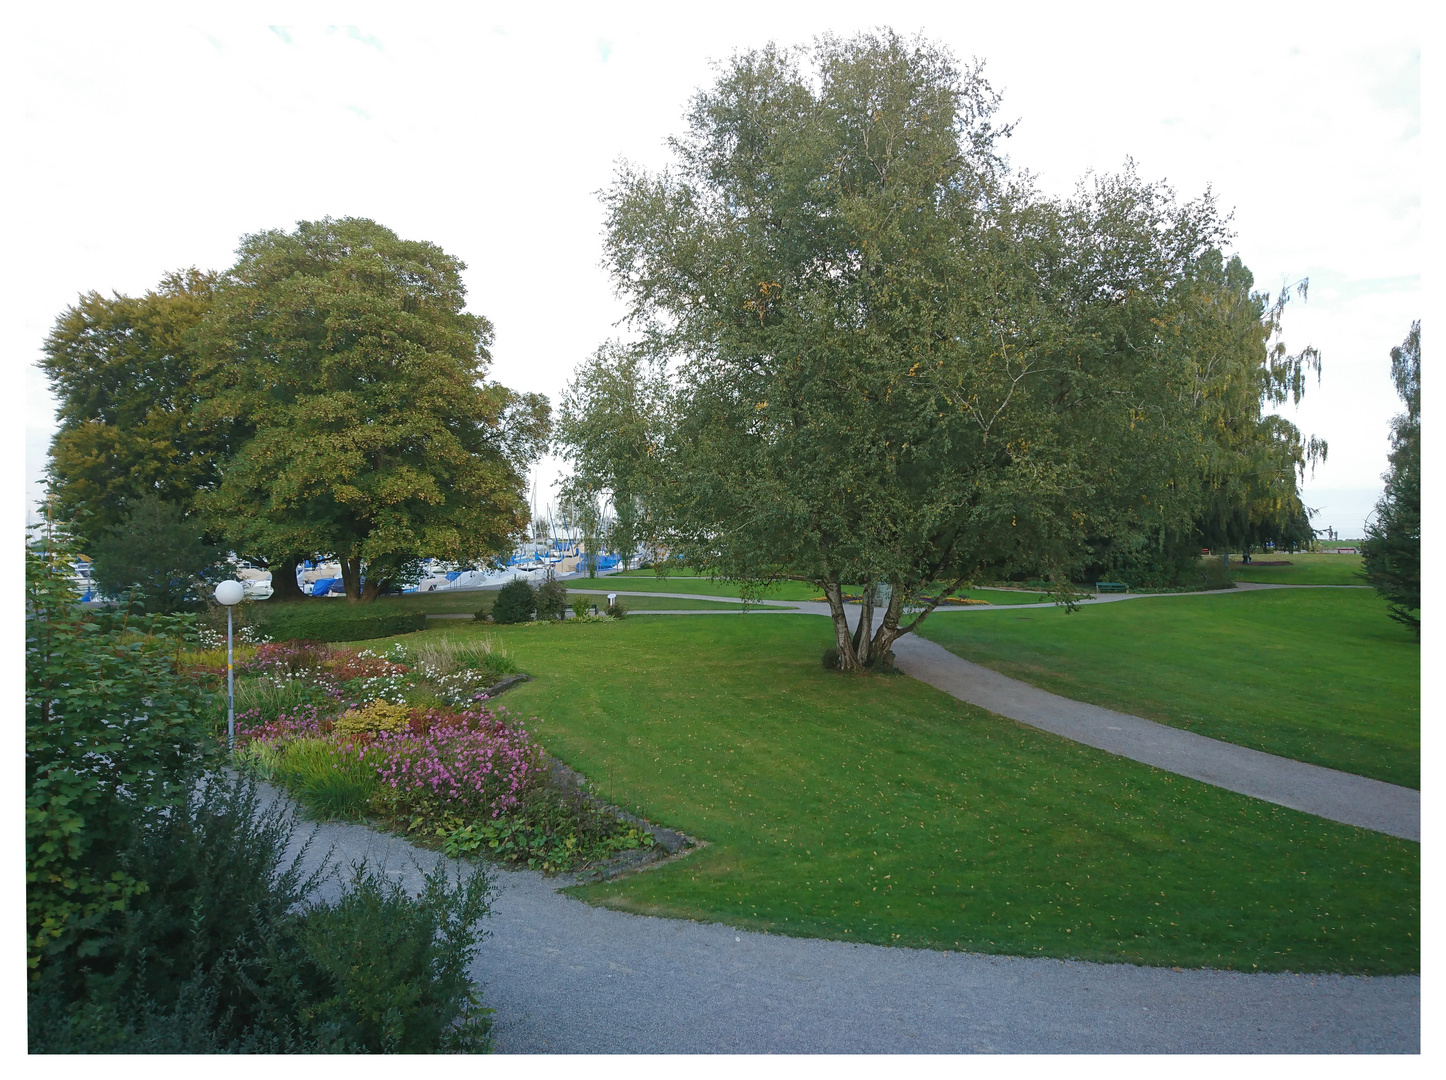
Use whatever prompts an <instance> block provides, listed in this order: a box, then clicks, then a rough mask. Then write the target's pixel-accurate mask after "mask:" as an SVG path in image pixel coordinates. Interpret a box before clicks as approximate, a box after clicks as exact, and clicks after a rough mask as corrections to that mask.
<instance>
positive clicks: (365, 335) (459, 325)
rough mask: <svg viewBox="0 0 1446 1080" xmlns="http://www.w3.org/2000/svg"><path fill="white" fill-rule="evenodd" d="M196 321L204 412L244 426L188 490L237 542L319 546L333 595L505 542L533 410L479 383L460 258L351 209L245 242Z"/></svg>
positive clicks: (474, 320) (517, 531) (536, 402)
mask: <svg viewBox="0 0 1446 1080" xmlns="http://www.w3.org/2000/svg"><path fill="white" fill-rule="evenodd" d="M238 254H239V259H238V261H237V263H236V264H235V266H233V267H232V268H231V270H229V271H228V272H227V273H226V275H225V276H224V278H223V280H222V282H221V285H220V288H219V290H218V292H217V296H216V300H215V303H214V305H213V306H212V309H211V311H210V312H209V313H208V315H207V318H206V320H205V322H204V324H203V325H202V327H201V331H200V335H199V338H200V342H201V344H200V346H199V347H200V349H201V351H202V353H203V355H204V357H205V374H206V379H207V388H208V392H209V400H208V403H207V417H208V421H209V422H211V423H217V424H230V425H234V426H235V427H237V428H238V429H240V430H243V431H245V432H246V433H247V437H246V438H245V439H244V441H241V442H240V443H239V446H238V449H237V452H236V453H235V454H234V455H233V456H232V457H231V458H230V459H229V460H228V462H227V464H226V468H225V471H224V475H223V477H222V481H221V483H220V485H219V486H218V487H217V488H216V490H215V491H213V492H210V493H208V495H207V496H206V498H205V500H204V506H205V509H206V510H207V512H208V513H209V514H210V515H212V516H213V517H214V518H215V519H216V520H219V521H224V522H226V534H227V537H228V538H230V539H232V541H233V543H234V544H235V545H236V546H237V549H238V550H242V549H252V548H254V549H257V550H261V551H267V552H275V553H291V554H300V553H311V552H319V553H328V554H334V555H335V556H336V557H337V558H338V559H339V560H340V562H341V565H342V577H343V579H344V581H345V584H346V590H347V596H348V597H349V598H350V599H352V600H354V601H355V600H366V599H372V598H374V597H375V596H377V595H378V594H379V593H380V592H381V591H383V590H385V589H386V588H387V586H388V585H389V583H391V582H392V581H393V580H394V579H396V578H397V577H398V575H399V574H401V573H403V572H404V570H405V569H406V568H407V567H409V566H411V565H412V564H413V563H414V562H415V560H416V559H417V558H418V557H440V558H450V559H484V558H488V557H492V556H496V555H499V554H502V553H505V552H507V551H508V550H510V549H511V547H512V545H513V543H514V542H515V541H516V539H518V538H519V537H520V536H521V535H522V533H523V531H524V530H525V528H526V526H527V522H528V515H527V507H526V502H525V500H524V499H523V496H522V489H523V477H524V476H525V473H526V469H527V467H528V465H529V464H530V462H531V461H532V460H534V459H535V458H536V456H537V454H538V453H539V452H540V450H541V448H542V447H543V446H544V445H545V442H546V438H547V429H548V406H547V402H546V400H545V399H544V398H542V397H540V396H539V395H518V394H514V393H513V392H511V391H509V390H507V389H506V388H505V387H502V386H499V385H497V384H496V383H490V382H487V381H486V379H485V376H486V372H487V366H488V362H489V359H490V358H489V355H488V352H487V347H488V345H489V344H490V343H491V340H492V327H491V324H490V323H489V322H488V321H487V320H486V319H485V318H483V317H481V316H479V315H474V314H471V313H469V312H467V311H466V310H465V300H466V295H465V289H464V287H463V284H462V278H461V273H462V270H463V269H465V267H464V266H463V264H462V263H461V262H460V261H458V260H457V259H455V258H453V257H452V256H450V255H448V254H447V253H446V252H444V251H442V250H441V249H440V248H438V247H437V246H436V245H434V244H430V243H425V242H421V241H409V240H402V239H400V238H399V237H398V236H397V235H396V234H395V233H393V232H392V231H391V230H389V229H386V228H384V227H382V226H380V225H378V224H376V223H375V222H372V221H368V220H365V219H361V218H346V219H341V220H332V219H325V220H322V221H316V222H302V223H300V224H299V225H298V227H297V229H296V231H295V232H291V233H287V232H282V231H279V230H276V231H270V232H263V233H257V234H254V235H251V236H247V237H245V238H244V239H243V241H242V244H241V247H240V249H239V252H238Z"/></svg>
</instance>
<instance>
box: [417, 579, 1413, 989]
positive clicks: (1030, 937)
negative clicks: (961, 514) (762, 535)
mask: <svg viewBox="0 0 1446 1080" xmlns="http://www.w3.org/2000/svg"><path fill="white" fill-rule="evenodd" d="M1154 602H1155V601H1143V602H1135V603H1141V604H1144V603H1154ZM1120 606H1121V607H1129V606H1133V604H1127V605H1120ZM1044 614H1045V615H1047V616H1052V615H1053V612H1045V613H1044ZM953 618H954V619H956V620H958V621H959V622H960V623H964V622H971V623H972V622H973V620H976V619H977V620H978V621H979V622H980V623H986V622H987V623H988V624H991V625H992V624H997V623H998V622H999V619H1000V617H999V616H996V615H987V616H984V615H980V616H971V615H969V614H966V613H960V614H958V615H956V616H954V617H953ZM940 621H941V622H942V621H943V620H940ZM478 632H481V630H480V628H476V627H473V626H471V625H464V626H458V627H455V628H448V629H447V630H445V631H439V630H433V631H428V633H431V634H436V633H447V634H449V635H466V634H474V633H478ZM486 632H487V633H490V634H493V635H496V636H500V637H501V638H502V639H503V641H504V642H505V643H506V645H507V648H508V649H509V651H510V652H511V653H512V655H513V656H514V657H515V658H516V660H517V662H518V664H519V665H520V666H521V667H522V669H523V670H525V671H528V672H529V673H531V674H532V675H534V676H535V680H534V681H533V682H530V683H527V684H524V685H522V686H520V687H517V688H516V689H514V690H512V691H510V692H509V693H508V694H507V696H506V697H505V698H503V699H501V703H502V704H505V705H506V706H507V707H508V708H510V709H512V710H514V711H518V712H521V713H522V714H523V715H536V716H537V717H539V718H540V720H541V722H540V723H539V724H538V725H537V730H538V732H539V734H540V737H541V738H542V739H543V741H544V743H545V744H546V745H547V747H548V749H549V750H551V751H552V752H553V753H555V754H556V755H558V756H559V757H561V758H562V759H563V760H564V761H566V762H567V763H568V764H570V765H572V766H573V767H575V768H577V769H580V770H581V771H582V772H584V773H586V774H587V775H588V776H589V777H591V778H592V779H593V780H594V781H595V782H596V784H597V786H598V788H600V789H601V791H602V792H603V793H604V794H605V795H607V796H608V797H610V798H612V799H614V800H616V801H618V802H619V803H621V804H622V805H624V806H626V807H628V808H630V809H633V810H635V811H637V812H639V813H641V814H643V815H645V816H647V817H648V818H650V819H651V820H653V821H657V822H660V823H662V824H666V825H670V826H673V827H676V828H680V829H683V830H684V831H686V832H688V833H690V834H691V835H693V836H696V837H699V838H702V839H704V840H706V841H708V844H709V846H708V847H706V848H704V849H703V850H701V851H697V852H695V853H693V854H691V855H689V856H688V857H686V858H684V859H681V860H678V861H676V862H674V863H671V864H669V865H666V866H662V867H659V868H657V869H654V870H651V871H649V872H647V873H642V874H637V875H634V876H631V877H628V878H625V879H621V880H618V881H615V882H611V883H607V884H603V885H595V886H588V887H584V888H581V889H578V890H577V892H578V894H579V895H580V896H582V897H583V898H584V899H587V900H589V901H590V902H593V903H599V904H605V905H608V906H612V907H616V908H620V909H624V910H628V911H635V912H642V913H648V914H655V915H665V916H672V917H678V918H694V919H700V920H705V921H719V922H724V923H727V924H729V925H733V926H740V927H749V928H753V929H758V930H766V931H770V932H776V933H786V934H795V935H803V936H818V937H827V938H834V939H839V940H846V941H869V942H876V943H881V944H900V945H911V946H922V947H930V948H943V949H955V948H957V949H965V950H976V951H983V952H989V953H1003V954H1015V955H1027V956H1058V957H1079V958H1083V959H1092V960H1108V961H1124V962H1131V963H1146V964H1160V965H1181V966H1207V967H1229V968H1236V969H1242V970H1247V971H1249V970H1253V969H1257V968H1258V969H1261V970H1282V969H1290V970H1296V971H1353V972H1382V973H1383V972H1412V971H1416V970H1417V969H1418V967H1419V945H1418V942H1419V847H1418V845H1415V844H1411V843H1408V842H1406V841H1401V840H1396V839H1393V838H1390V837H1386V836H1382V835H1379V834H1376V833H1370V832H1366V831H1364V830H1359V829H1353V828H1349V827H1346V826H1343V825H1336V824H1333V823H1330V822H1325V821H1321V820H1319V819H1316V818H1312V817H1309V816H1307V815H1304V814H1300V813H1297V812H1295V811H1291V810H1286V809H1284V808H1280V807H1275V806H1271V805H1269V804H1266V803H1261V802H1256V801H1253V800H1250V799H1246V798H1244V797H1242V796H1238V795H1234V794H1231V793H1229V792H1226V791H1221V790H1219V789H1215V788H1210V787H1207V786H1206V785H1203V784H1199V783H1196V782H1194V781H1190V780H1186V779H1183V778H1180V777H1175V776H1171V775H1169V774H1166V773H1162V772H1159V771H1156V770H1154V769H1151V768H1148V767H1146V766H1143V765H1138V764H1136V763H1133V762H1129V761H1125V760H1123V759H1120V758H1115V757H1111V756H1110V755H1107V754H1104V753H1101V752H1098V751H1095V750H1091V749H1089V748H1087V747H1083V746H1079V745H1077V744H1073V743H1070V742H1067V741H1065V740H1062V739H1058V738H1055V737H1053V736H1050V735H1047V734H1045V733H1042V732H1038V731H1035V730H1033V729H1031V728H1027V727H1024V726H1022V725H1019V724H1015V723H1013V722H1011V721H1008V720H1004V719H1002V718H1000V717H997V716H993V715H990V714H988V713H985V712H983V711H982V710H979V709H975V708H972V707H970V706H967V705H964V704H963V703H961V702H958V701H956V700H955V699H953V698H951V697H948V696H947V695H945V694H943V693H940V692H939V691H936V690H934V689H932V688H931V687H928V686H926V685H924V684H923V683H919V682H916V681H914V680H912V679H909V678H907V677H903V676H893V677H889V676H871V677H850V676H842V675H837V674H834V673H830V672H827V671H825V670H823V668H822V667H821V665H820V664H819V655H820V653H821V652H822V650H823V649H824V647H825V646H826V645H828V644H829V641H830V637H831V630H830V627H829V624H828V622H827V621H826V620H824V619H821V618H818V617H816V616H805V615H776V616H770V617H768V618H765V619H739V620H718V619H692V618H688V617H686V616H678V617H670V618H667V619H662V618H659V619H639V620H635V621H628V622H622V623H613V624H583V625H578V626H564V625H553V626H536V625H534V626H528V627H500V628H499V627H489V628H487V630H486Z"/></svg>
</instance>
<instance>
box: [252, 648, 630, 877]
mask: <svg viewBox="0 0 1446 1080" xmlns="http://www.w3.org/2000/svg"><path fill="white" fill-rule="evenodd" d="M236 670H237V673H238V676H239V677H238V679H237V686H236V691H237V710H238V711H237V715H236V735H237V759H238V761H239V762H240V763H241V764H243V765H244V766H246V767H248V768H251V769H253V770H255V771H256V772H258V773H259V774H261V775H262V776H264V777H265V778H267V779H269V780H272V781H274V782H276V783H279V784H281V785H282V786H284V787H285V788H287V790H288V791H290V792H292V793H293V794H294V795H295V796H296V797H297V798H298V799H299V800H300V801H301V802H302V803H303V804H305V805H307V806H308V807H310V808H311V809H312V810H313V811H315V812H317V813H319V814H322V815H325V816H339V817H369V818H371V819H373V820H375V821H378V822H379V823H381V824H383V825H384V826H386V827H388V828H391V829H393V830H395V831H398V832H404V833H408V834H411V835H413V836H415V837H417V838H418V839H421V840H424V841H426V842H429V843H433V844H437V845H439V846H441V847H442V848H443V849H444V850H445V851H446V852H447V853H448V854H449V855H454V856H463V855H472V854H489V855H491V856H492V857H495V858H498V859H500V860H503V861H508V862H514V863H519V864H525V865H527V866H529V867H532V868H535V869H541V870H545V871H560V870H574V869H579V868H582V867H584V866H587V865H589V864H593V863H597V862H599V861H602V860H605V859H607V858H609V857H610V856H612V855H615V854H616V853H618V852H620V851H623V850H627V849H630V848H634V849H635V848H639V847H651V846H652V843H653V841H652V837H651V836H650V835H649V834H648V833H647V832H646V831H643V830H639V829H638V828H636V827H633V826H631V825H629V824H628V823H627V822H624V821H622V820H621V819H619V818H617V817H616V816H614V815H612V814H609V813H605V812H600V811H599V810H598V809H597V808H596V807H594V806H592V805H591V804H590V803H589V801H588V800H587V799H585V798H580V797H578V796H576V795H575V794H569V793H565V792H563V791H561V790H559V789H558V788H557V787H556V786H555V785H554V784H553V783H552V781H551V780H550V776H549V770H548V767H547V758H546V754H545V753H544V752H543V750H542V748H541V746H539V745H538V743H537V742H536V740H535V739H534V738H533V737H532V735H531V733H530V732H529V731H528V729H527V727H526V725H525V724H523V723H522V722H521V720H520V719H519V718H518V717H516V716H513V715H512V714H510V713H509V712H508V711H507V710H505V709H500V708H494V707H491V706H487V705H483V704H482V703H481V702H482V700H483V699H484V697H485V693H486V690H487V688H488V687H491V686H493V685H495V684H496V683H497V682H498V681H499V680H500V679H502V678H503V677H505V676H507V675H513V674H515V666H514V665H513V664H512V663H511V661H510V659H509V658H508V657H507V656H506V654H505V652H503V651H502V650H501V648H500V647H499V646H498V645H497V644H496V643H495V642H492V641H490V640H489V639H483V640H482V641H481V642H480V643H474V644H470V645H465V646H457V645H452V644H449V643H447V642H445V641H442V642H435V643H430V644H429V645H427V646H424V647H413V649H411V650H407V649H403V648H401V647H393V648H392V649H390V650H388V651H387V652H385V653H378V652H373V651H371V650H354V649H342V648H337V647H333V646H327V645H324V644H321V643H319V642H303V641H287V642H279V643H275V644H262V645H259V646H258V647H257V648H256V650H255V652H254V653H253V654H252V655H251V656H250V657H248V658H247V659H246V660H245V661H243V662H242V663H240V664H238V665H237V668H236Z"/></svg>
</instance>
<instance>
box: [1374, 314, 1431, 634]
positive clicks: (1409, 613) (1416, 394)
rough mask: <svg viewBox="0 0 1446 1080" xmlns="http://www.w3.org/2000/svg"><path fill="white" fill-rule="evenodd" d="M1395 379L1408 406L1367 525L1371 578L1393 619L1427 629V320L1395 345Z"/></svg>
mask: <svg viewBox="0 0 1446 1080" xmlns="http://www.w3.org/2000/svg"><path fill="white" fill-rule="evenodd" d="M1391 379H1392V380H1393V381H1394V382H1395V384H1396V393H1398V394H1399V395H1400V396H1401V400H1402V401H1403V402H1405V404H1406V411H1405V412H1404V413H1401V414H1400V415H1398V416H1397V417H1396V418H1395V419H1394V420H1393V421H1392V422H1391V456H1390V468H1389V469H1387V471H1386V473H1385V476H1384V477H1383V479H1384V480H1385V482H1386V490H1385V492H1384V493H1383V494H1382V495H1381V498H1380V501H1379V502H1377V503H1376V513H1375V518H1374V520H1373V521H1372V522H1371V524H1370V525H1369V526H1368V527H1367V530H1366V545H1365V550H1364V551H1363V553H1362V554H1363V555H1364V556H1365V558H1364V560H1363V562H1364V564H1365V570H1366V580H1367V581H1369V582H1370V583H1371V584H1372V585H1374V586H1375V587H1376V591H1377V592H1379V593H1380V594H1381V595H1382V596H1383V597H1385V598H1386V600H1387V601H1388V602H1389V603H1390V605H1391V618H1393V619H1395V620H1396V621H1397V622H1399V623H1401V624H1403V625H1405V626H1409V627H1410V628H1411V629H1413V630H1415V631H1416V633H1417V634H1419V633H1420V632H1421V324H1420V322H1419V321H1418V322H1414V323H1412V324H1411V332H1410V333H1409V334H1407V335H1406V340H1405V341H1404V342H1402V343H1401V344H1400V345H1398V346H1396V348H1394V349H1392V350H1391Z"/></svg>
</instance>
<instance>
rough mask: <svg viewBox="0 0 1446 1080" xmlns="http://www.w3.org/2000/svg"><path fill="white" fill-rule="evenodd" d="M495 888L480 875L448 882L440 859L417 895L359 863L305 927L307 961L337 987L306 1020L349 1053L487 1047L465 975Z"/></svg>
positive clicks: (481, 1017)
mask: <svg viewBox="0 0 1446 1080" xmlns="http://www.w3.org/2000/svg"><path fill="white" fill-rule="evenodd" d="M490 892H491V887H490V884H489V882H488V880H487V877H486V875H485V874H483V873H481V872H474V873H473V874H471V875H470V876H468V877H467V878H466V879H465V880H464V881H459V882H458V883H457V885H456V886H455V887H453V886H450V885H449V883H448V881H447V874H446V870H445V869H444V868H443V867H442V866H441V865H440V864H439V865H438V866H437V868H436V869H435V870H433V871H432V872H431V873H429V874H428V875H427V876H426V878H425V879H424V884H423V888H422V892H421V894H420V895H419V896H417V897H416V898H415V899H414V898H413V897H411V896H410V895H408V893H407V891H406V889H405V887H404V886H403V885H402V884H401V883H400V882H398V881H396V880H394V879H392V878H389V877H387V876H386V875H385V874H384V873H383V872H381V871H378V870H373V869H371V868H370V867H367V866H358V867H357V868H356V869H355V870H354V872H353V874H352V878H351V881H350V882H349V887H348V888H347V890H346V891H345V892H344V893H343V894H342V896H341V897H340V899H338V900H337V901H336V902H334V903H332V904H323V905H317V906H315V907H313V908H312V909H311V911H309V912H308V913H307V918H306V921H305V923H304V924H303V926H302V930H301V934H300V938H301V941H302V944H303V947H304V948H305V950H306V953H307V959H308V961H310V964H311V965H313V966H314V967H315V969H316V971H317V973H318V974H319V975H320V976H321V977H322V978H323V979H324V980H326V982H327V983H329V984H330V987H329V988H330V990H331V993H330V994H328V995H327V996H325V997H322V998H320V999H319V1000H316V1001H314V1002H312V1003H309V1004H310V1007H309V1008H308V1009H306V1010H305V1011H304V1013H303V1016H305V1018H306V1020H307V1021H308V1022H309V1023H310V1024H313V1025H315V1026H317V1027H319V1028H321V1029H323V1030H326V1031H327V1032H328V1034H329V1036H330V1037H331V1039H332V1041H333V1045H334V1047H335V1048H336V1049H338V1050H344V1052H348V1053H356V1052H364V1053H389V1054H417V1053H428V1052H435V1051H437V1050H449V1049H469V1050H470V1049H480V1048H482V1047H483V1046H485V1039H486V1032H487V1030H488V1028H489V1027H490V1021H489V1020H488V1019H487V1017H486V1016H485V1015H482V1014H480V1013H479V1011H478V1002H477V1000H476V997H475V995H474V993H473V989H472V983H471V979H470V978H469V977H468V974H467V971H468V968H469V967H470V965H471V962H472V957H473V954H474V952H475V948H476V944H477V941H478V939H479V937H480V935H479V933H478V930H477V922H478V921H479V920H480V919H481V918H482V917H483V916H484V915H486V914H487V913H488V900H489V897H490ZM459 1017H460V1018H461V1019H462V1020H463V1023H462V1025H461V1026H460V1027H455V1026H454V1024H455V1022H456V1021H457V1020H458V1019H459Z"/></svg>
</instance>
